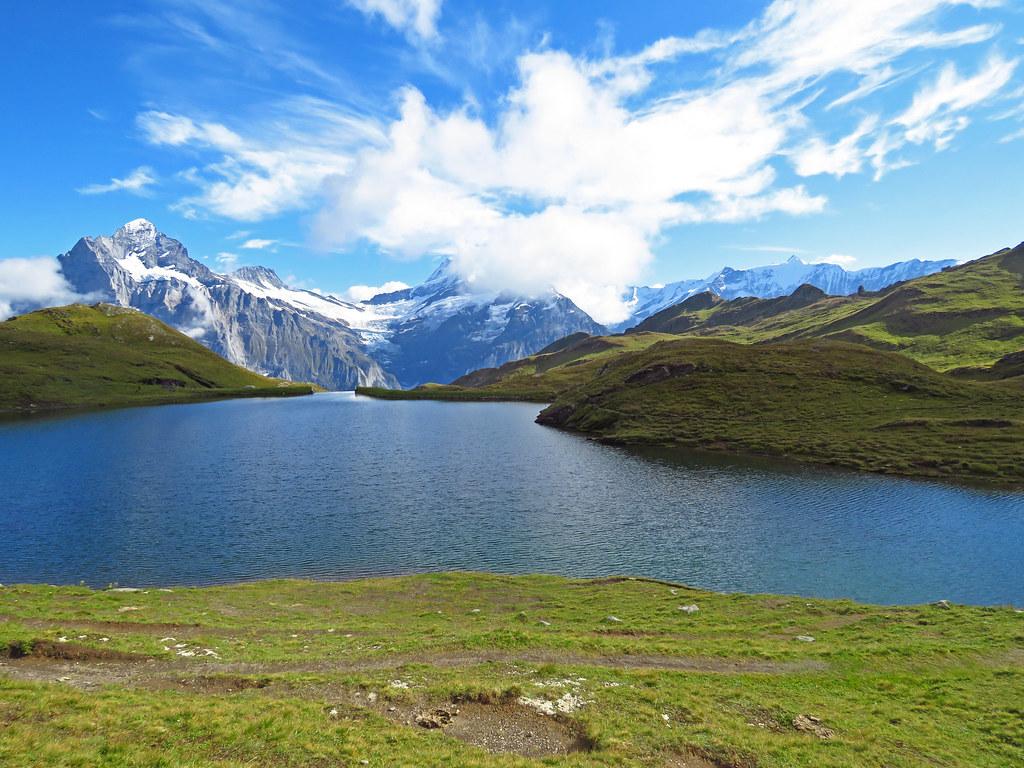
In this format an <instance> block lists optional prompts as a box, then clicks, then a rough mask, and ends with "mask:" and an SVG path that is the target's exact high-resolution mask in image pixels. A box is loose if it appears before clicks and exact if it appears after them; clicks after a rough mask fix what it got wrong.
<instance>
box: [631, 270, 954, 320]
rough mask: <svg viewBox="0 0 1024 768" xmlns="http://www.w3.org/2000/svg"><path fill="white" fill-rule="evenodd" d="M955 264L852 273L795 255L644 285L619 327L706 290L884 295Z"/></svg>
mask: <svg viewBox="0 0 1024 768" xmlns="http://www.w3.org/2000/svg"><path fill="white" fill-rule="evenodd" d="M954 264H956V261H954V260H952V259H947V260H944V261H921V260H920V259H912V260H910V261H901V262H898V263H896V264H890V265H889V266H886V267H868V268H866V269H858V270H852V271H847V270H845V269H843V268H842V267H841V266H839V265H837V264H807V263H805V262H803V261H801V260H800V259H799V258H797V257H796V256H791V257H790V258H789V259H788V260H787V261H786V262H784V263H782V264H772V265H769V266H765V267H752V268H751V269H732V268H731V267H725V268H724V269H722V270H719V271H718V272H715V273H714V274H712V275H710V276H709V277H707V278H705V279H703V280H681V281H679V282H675V283H669V284H668V285H664V286H659V287H656V288H654V287H647V286H638V287H636V288H633V289H631V290H630V292H629V294H628V295H627V300H628V302H629V304H630V317H629V318H628V319H627V320H626V321H624V322H623V323H621V324H619V325H618V326H616V328H617V329H625V328H629V327H632V326H634V325H636V324H637V323H639V322H641V321H643V320H645V319H647V318H648V317H650V316H651V315H653V314H655V313H656V312H660V311H661V310H663V309H665V308H666V307H670V306H672V305H674V304H678V303H680V302H682V301H685V300H686V299H688V298H690V297H691V296H694V295H696V294H698V293H703V292H704V291H711V292H712V293H714V294H716V295H718V296H720V297H721V298H723V299H736V298H739V297H741V296H756V297H758V298H761V299H773V298H776V297H779V296H788V295H789V294H791V293H792V292H793V291H795V290H796V289H797V288H798V287H800V286H801V285H805V284H806V285H813V286H815V287H816V288H820V289H821V290H823V291H824V292H825V293H827V294H829V295H831V296H847V295H849V294H852V293H856V292H857V291H858V290H859V289H861V288H863V289H864V290H865V291H880V290H882V289H883V288H887V287H889V286H890V285H892V284H893V283H898V282H901V281H903V280H910V279H912V278H915V277H922V276H924V275H930V274H932V273H934V272H939V271H941V270H943V269H945V268H946V267H951V266H953V265H954Z"/></svg>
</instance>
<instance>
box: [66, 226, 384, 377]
mask: <svg viewBox="0 0 1024 768" xmlns="http://www.w3.org/2000/svg"><path fill="white" fill-rule="evenodd" d="M59 260H60V263H61V270H62V272H63V273H64V277H65V279H66V280H67V281H68V282H69V283H70V284H71V286H72V288H73V289H74V290H76V291H77V292H79V293H83V294H89V295H91V296H98V297H100V298H101V300H103V301H109V302H111V303H116V304H121V305H123V306H130V307H135V308H136V309H140V310H142V311H143V312H146V313H147V314H150V315H153V316H154V317H156V318H158V319H160V320H163V321H164V322H166V323H168V324H170V325H173V326H174V327H176V328H178V329H180V330H182V331H183V332H185V333H187V334H188V335H190V336H192V337H193V338H195V339H197V340H199V341H200V342H202V343H203V344H205V345H206V346H208V347H210V348H211V349H213V350H214V351H215V352H217V353H219V354H221V355H223V356H224V357H226V358H227V359H228V360H230V361H231V362H233V363H235V364H237V365H241V366H244V367H246V368H249V369H250V370H254V371H258V372H259V373H264V374H267V375H270V376H278V377H281V378H286V379H293V380H296V381H313V382H316V383H317V384H320V385H322V386H325V387H329V388H332V389H351V388H352V387H354V386H356V385H357V384H365V385H377V386H395V385H396V384H397V381H396V379H395V378H394V377H393V376H391V375H390V374H388V373H387V372H386V371H385V370H384V369H383V368H382V367H381V366H380V364H379V363H378V362H377V361H376V360H374V359H373V358H372V357H370V356H369V355H367V354H366V350H365V346H366V345H365V341H364V339H363V336H362V335H361V333H360V332H359V331H358V330H356V329H355V328H354V327H353V326H355V325H359V324H362V325H364V326H366V325H368V324H369V323H370V322H371V321H372V318H371V317H370V315H371V312H370V310H368V309H367V308H365V307H360V306H356V305H354V304H349V303H347V302H343V301H340V300H338V299H335V298H333V297H329V296H321V295H320V294H317V293H313V292H311V291H302V290H295V289H291V288H288V287H287V286H286V285H285V284H284V283H283V282H282V281H281V280H280V278H278V276H277V275H276V274H275V273H274V272H273V270H270V269H266V268H263V267H243V268H242V269H240V270H238V271H237V272H235V273H233V274H229V275H221V274H217V273H215V272H213V271H211V270H210V269H209V268H208V267H206V266H205V265H203V264H202V263H201V262H199V261H196V260H195V259H193V258H191V257H190V256H189V255H188V251H187V250H186V249H185V247H184V246H183V245H182V244H181V243H180V242H178V241H177V240H175V239H174V238H171V237H168V236H167V235H165V234H163V233H161V232H159V231H157V229H156V227H155V226H154V225H153V224H152V223H151V222H149V221H146V220H145V219H136V220H135V221H130V222H128V223H127V224H125V225H124V226H123V227H121V229H119V230H118V231H117V232H115V233H114V234H113V235H112V236H110V237H95V238H92V237H84V238H82V239H81V240H79V241H78V243H76V244H75V247H74V248H72V249H71V250H70V251H68V252H67V253H65V254H63V255H61V256H60V257H59Z"/></svg>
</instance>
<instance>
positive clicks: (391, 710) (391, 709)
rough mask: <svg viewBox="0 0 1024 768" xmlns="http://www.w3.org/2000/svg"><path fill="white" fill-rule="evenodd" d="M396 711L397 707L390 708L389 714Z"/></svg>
mask: <svg viewBox="0 0 1024 768" xmlns="http://www.w3.org/2000/svg"><path fill="white" fill-rule="evenodd" d="M395 709H396V708H395V707H388V712H394V711H395Z"/></svg>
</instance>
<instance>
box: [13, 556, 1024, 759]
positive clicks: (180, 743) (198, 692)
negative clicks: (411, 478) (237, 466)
mask: <svg viewBox="0 0 1024 768" xmlns="http://www.w3.org/2000/svg"><path fill="white" fill-rule="evenodd" d="M688 604H696V605H697V606H698V607H699V611H698V612H697V613H693V614H687V613H683V612H681V611H680V610H679V606H680V605H688ZM123 609H131V610H127V611H125V610H123ZM609 616H615V617H617V618H618V619H620V621H618V622H611V621H610V620H609V618H608V617H609ZM0 617H2V619H0V647H10V646H12V645H14V646H16V647H18V648H24V649H25V650H31V648H32V647H33V646H35V647H37V648H43V647H44V646H45V644H47V643H49V644H50V645H49V647H50V648H54V647H56V648H74V649H75V650H76V651H77V652H78V653H81V652H82V651H83V649H84V650H85V651H92V652H94V653H96V654H108V655H109V654H110V652H111V651H116V652H119V653H123V654H133V655H134V656H133V657H131V658H129V659H128V660H124V661H102V662H97V661H88V660H84V661H79V662H76V663H71V662H62V661H60V660H55V659H52V658H49V659H48V658H39V657H33V656H31V655H30V656H29V657H27V658H23V659H18V660H7V661H4V662H3V666H0V764H2V765H4V766H5V767H8V766H9V767H10V768H20V767H22V766H25V767H27V766H38V765H47V766H115V765H116V766H195V767H197V768H198V767H199V766H214V765H216V766H228V767H232V768H233V767H234V766H253V765H256V766H278V765H284V766H296V767H298V766H311V767H312V766H315V767H317V768H320V767H321V766H336V765H342V766H348V765H353V766H357V765H361V764H367V765H371V766H396V765H409V766H451V765H458V766H528V765H538V764H539V763H538V762H537V761H534V760H528V759H526V758H521V757H518V756H516V755H510V754H494V753H491V752H488V751H486V750H484V749H481V748H479V747H477V746H472V745H471V744H466V743H463V742H462V741H459V740H457V739H455V738H453V737H451V736H449V735H447V734H446V733H444V732H441V731H427V730H424V729H421V728H418V727H416V726H415V725H406V724H405V723H404V722H402V721H401V719H400V718H396V717H393V716H389V714H388V712H387V707H388V706H389V705H390V706H395V707H396V708H398V709H399V710H401V709H403V708H405V709H409V708H411V709H412V710H413V711H415V710H416V709H417V708H420V707H430V706H436V705H437V704H439V703H444V702H448V701H452V700H462V701H466V700H470V701H497V700H505V701H514V700H515V699H516V698H517V697H519V696H521V695H527V696H529V697H532V698H549V699H555V698H558V697H559V696H562V695H563V694H564V693H566V692H567V691H571V692H574V693H575V694H576V695H577V696H579V697H580V698H582V699H583V700H585V701H586V702H587V703H586V704H585V705H583V706H582V707H581V708H579V709H578V710H577V711H575V712H573V713H571V714H570V715H568V716H567V717H568V719H569V720H570V721H571V723H568V724H567V726H568V725H572V727H573V728H574V729H577V730H578V731H580V732H582V733H583V734H584V735H585V736H586V739H587V742H588V743H589V744H590V745H592V746H593V747H594V749H593V751H590V752H586V753H576V754H569V755H561V756H553V757H548V758H546V759H545V761H544V764H545V765H549V766H591V765H593V766H635V767H636V768H639V767H640V766H644V767H645V768H646V767H647V766H666V767H668V766H681V765H699V766H716V765H717V766H757V768H772V767H773V766H777V767H779V768H782V767H783V766H786V767H789V766H807V767H808V768H810V767H812V766H813V767H814V768H840V767H849V768H853V767H854V766H857V767H858V768H859V767H860V766H881V765H885V766H891V767H892V768H902V767H906V766H935V765H941V766H971V767H972V768H983V767H985V766H991V767H992V768H996V767H997V766H998V767H999V768H1005V767H1006V766H1010V765H1019V764H1022V763H1024V718H1022V714H1024V711H1022V709H1021V706H1022V704H1021V702H1022V701H1024V614H1019V613H1016V612H1014V611H1013V610H1011V609H1009V608H975V607H966V606H952V607H950V608H945V609H944V608H942V607H937V606H917V607H878V606H867V605H860V604H856V603H852V602H848V601H828V600H819V599H806V598H796V597H775V596H764V595H724V594H715V593H707V592H702V591H697V590H691V589H686V588H682V587H673V586H671V585H667V584H663V583H655V582H649V581H643V580H598V581H585V580H568V579H562V578H556V577H548V576H526V577H507V576H494V575H482V574H434V575H427V576H414V577H402V578H395V579H374V580H363V581H356V582H349V583H310V582H301V581H274V582H257V583H250V584H240V585H235V586H224V587H212V588H204V589H182V588H175V589H174V590H173V591H161V590H156V589H151V590H146V591H139V592H132V593H118V592H109V591H93V590H90V589H86V588H83V587H51V586H45V585H36V586H7V587H5V588H0ZM79 636H84V639H79ZM166 636H174V637H175V639H176V640H178V641H181V642H184V643H186V644H187V647H189V648H191V647H201V648H209V649H212V650H214V651H215V652H216V653H217V656H218V657H216V658H215V657H212V656H206V657H193V658H183V657H180V656H177V655H176V653H175V650H174V648H173V646H174V645H176V644H177V643H172V642H171V641H169V640H167V639H165V638H166ZM800 636H809V637H813V638H814V642H802V641H800V640H798V639H797V638H798V637H800ZM61 637H65V638H71V640H72V642H71V643H70V644H67V645H64V644H61V643H59V642H58V639H59V638H61ZM103 638H106V640H104V639H103ZM165 648H170V650H165ZM60 678H65V679H64V680H60ZM393 681H401V686H405V685H407V686H408V687H397V686H396V685H394V684H393ZM247 683H248V684H247ZM229 689H230V690H229ZM371 693H372V694H376V697H379V698H378V701H377V702H376V703H370V699H372V698H373V697H371V696H369V694H371ZM332 708H333V709H335V710H336V714H335V715H334V716H332V715H330V714H329V710H330V709H332ZM495 711H499V712H504V713H508V712H510V711H511V710H509V708H508V707H505V708H503V709H502V708H497V709H496V710H495ZM799 715H813V716H815V717H818V718H820V720H821V721H822V723H823V724H824V725H825V726H827V727H828V728H830V729H832V730H833V731H834V732H835V735H834V737H833V738H831V739H827V740H823V739H819V738H817V737H816V736H815V735H813V734H809V733H806V732H801V731H799V730H797V729H795V728H794V727H793V723H794V721H795V720H796V718H797V717H798V716H799ZM666 716H667V719H666ZM695 756H702V759H703V762H695V761H696V757H695ZM363 761H366V762H365V763H364V762H363ZM687 761H689V762H687Z"/></svg>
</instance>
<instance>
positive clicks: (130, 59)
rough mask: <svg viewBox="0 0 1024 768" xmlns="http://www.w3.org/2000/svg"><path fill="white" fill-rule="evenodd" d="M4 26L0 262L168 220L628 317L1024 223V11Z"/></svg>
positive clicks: (142, 18) (311, 11) (140, 12)
mask: <svg viewBox="0 0 1024 768" xmlns="http://www.w3.org/2000/svg"><path fill="white" fill-rule="evenodd" d="M0 44H2V46H3V50H4V51H5V66H4V67H3V69H2V70H0V82H2V84H3V94H4V106H5V109H6V114H5V116H4V119H3V120H2V121H0V139H2V142H3V147H4V148H5V150H4V158H3V161H4V162H3V167H4V181H5V183H4V184H3V185H2V186H0V195H2V200H0V217H2V226H3V233H4V237H3V238H2V241H0V259H25V258H33V257H41V256H52V255H54V254H56V253H59V252H61V251H63V250H66V249H68V248H70V247H71V245H73V244H74V242H75V241H76V240H77V239H78V237H80V236H81V235H84V234H105V233H110V232H112V231H113V230H114V229H116V228H117V227H118V226H119V225H120V224H122V223H124V222H125V221H127V220H129V219H132V218H136V217H140V216H143V217H146V218H149V219H151V220H153V221H154V222H155V223H156V224H157V225H158V226H159V227H160V228H161V229H162V230H163V231H165V232H167V233H168V234H170V235H172V236H174V237H177V238H178V239H180V240H181V241H182V242H184V243H185V245H186V246H187V247H188V248H189V250H190V252H191V253H192V255H193V256H195V257H197V258H205V259H206V260H208V262H209V263H210V264H211V265H212V266H214V268H221V269H227V268H230V267H231V266H232V265H234V264H266V265H268V266H272V267H274V268H275V269H277V270H278V271H279V272H280V273H281V274H282V275H283V276H292V278H291V279H292V280H293V281H294V282H297V283H299V284H302V285H305V286H308V287H317V288H319V289H322V290H329V291H336V292H344V291H345V290H346V289H347V288H348V287H349V286H351V285H353V284H365V285H372V286H377V285H381V284H383V283H385V282H387V281H389V280H399V281H404V282H406V283H413V282H416V281H417V280H419V279H422V278H423V277H424V276H425V275H426V274H427V273H428V272H429V271H430V269H431V267H432V264H433V263H434V261H435V260H436V258H437V256H438V255H439V254H445V255H449V256H451V257H452V259H453V261H454V263H455V265H456V267H457V268H458V269H459V270H460V271H461V272H462V274H463V275H464V276H465V277H466V278H467V279H469V280H471V281H473V282H475V283H477V284H479V285H481V286H496V285H502V286H509V287H512V288H515V289H521V290H524V291H529V290H534V289H539V288H541V287H543V286H545V285H554V286H555V287H557V288H558V289H559V290H562V291H563V292H565V293H567V294H568V295H570V296H571V297H572V298H574V299H575V300H576V301H577V302H578V303H580V304H581V306H583V307H584V308H585V309H587V310H588V311H591V313H592V314H595V315H597V316H600V317H601V318H602V319H605V320H611V319H614V315H615V313H616V311H617V300H618V299H617V297H618V292H619V291H620V290H621V288H622V286H623V285H626V284H629V283H633V282H645V283H659V282H668V281H670V280H674V279H681V278H685V277H696V276H703V275H705V274H707V273H709V272H711V271H712V270H714V269H717V268H718V267H720V266H723V265H726V264H729V265H733V266H749V265H756V264H765V263H771V262H774V261H778V260H781V259H784V258H785V257H786V256H788V255H789V254H790V253H796V254H797V255H799V256H801V258H804V259H805V260H808V261H813V260H820V259H833V260H836V261H839V262H842V263H843V264H844V265H847V266H853V267H859V266H870V265H876V264H883V263H889V262H892V261H896V260H901V259H905V258H913V257H921V258H967V257H973V256H977V255H981V254H982V253H984V252H987V251H991V250H995V249H996V248H999V247H1001V246H1003V245H1013V244H1016V243H1017V242H1019V241H1020V240H1022V239H1024V226H1022V225H1021V224H1020V223H1019V222H1020V211H1021V210H1022V209H1024V190H1022V185H1021V184H1020V183H1019V180H1020V178H1021V177H1022V172H1024V163H1022V158H1024V66H1021V65H1020V62H1019V60H1020V59H1021V57H1022V55H1024V4H1021V3H1019V2H1010V1H1007V2H1002V3H1000V2H995V1H993V0H973V2H962V3H961V2H942V1H941V0H886V1H884V2H882V1H878V2H876V1H875V0H862V1H861V2H858V3H849V2H845V0H843V1H840V0H818V1H817V2H809V1H806V2H805V1H804V0H776V2H774V3H764V2H743V1H735V2H729V3H705V2H696V1H694V2H681V1H680V0H674V1H670V2H645V3H642V4H636V3H621V2H590V3H577V2H561V3H551V2H549V3H535V2H517V3H504V2H488V3H468V2H459V1H458V0H351V1H350V2H345V0H324V2H314V1H313V0H309V1H308V2H302V3H284V2H275V1H274V0H256V1H249V2H233V1H230V0H202V1H200V0H151V1H150V2H130V3H129V2H123V3H117V2H92V3H81V2H73V1H67V2H57V1H54V2H48V3H18V4H12V5H11V6H10V7H9V8H7V9H6V10H5V24H4V25H3V29H2V30H0ZM2 263H3V262H0V265H2ZM2 275H3V269H2V266H0V278H2ZM0 282H2V280H0ZM0 288H2V286H0ZM0 298H2V297H0Z"/></svg>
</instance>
